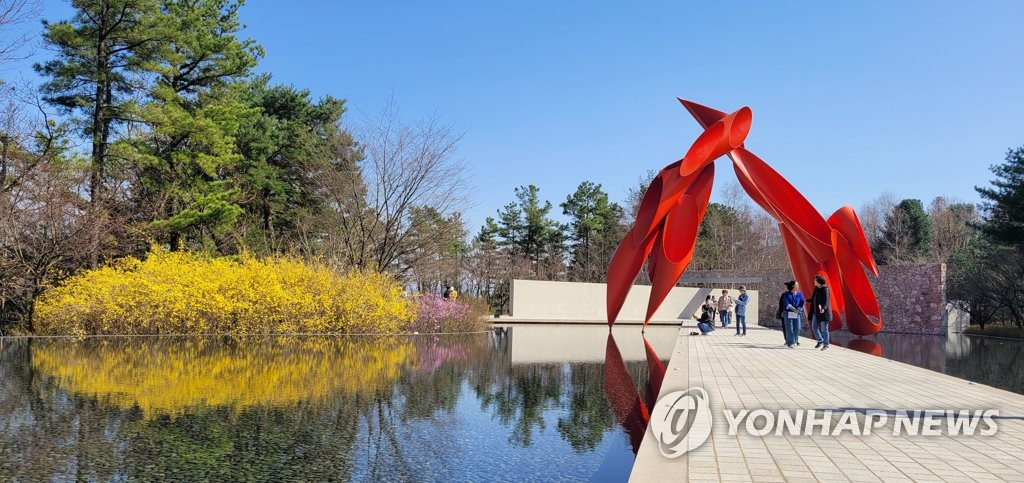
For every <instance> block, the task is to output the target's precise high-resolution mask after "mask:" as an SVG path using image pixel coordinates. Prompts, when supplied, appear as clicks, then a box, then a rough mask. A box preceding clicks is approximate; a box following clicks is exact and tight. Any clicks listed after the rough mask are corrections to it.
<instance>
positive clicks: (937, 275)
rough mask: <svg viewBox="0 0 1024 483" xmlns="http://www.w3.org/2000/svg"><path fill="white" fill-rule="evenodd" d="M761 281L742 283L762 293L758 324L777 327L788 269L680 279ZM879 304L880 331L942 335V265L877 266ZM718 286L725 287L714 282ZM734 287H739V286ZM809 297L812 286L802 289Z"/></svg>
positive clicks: (693, 273)
mask: <svg viewBox="0 0 1024 483" xmlns="http://www.w3.org/2000/svg"><path fill="white" fill-rule="evenodd" d="M731 277H732V278H735V277H743V278H749V277H754V278H760V279H761V282H759V283H745V285H747V286H748V288H751V289H756V290H760V291H761V299H762V302H761V304H760V311H759V314H758V315H759V317H758V323H759V324H760V325H765V326H769V327H772V326H778V325H779V322H778V320H776V319H775V308H776V302H777V301H778V298H779V295H780V294H782V291H783V290H785V289H786V288H785V287H784V286H783V284H784V283H785V282H786V281H789V280H792V279H793V274H792V272H790V271H789V270H766V271H761V272H756V273H746V272H745V273H738V272H734V271H731V270H688V271H687V272H686V274H685V275H684V276H683V285H691V284H690V283H687V280H688V279H689V280H700V279H713V278H731ZM868 279H869V280H871V284H872V286H874V288H875V293H876V294H877V295H878V304H879V306H880V308H881V309H882V318H883V320H884V322H883V324H882V332H904V333H912V334H945V333H946V331H945V325H944V320H945V305H946V295H945V294H946V266H945V265H943V264H929V265H908V266H882V267H878V278H877V279H876V278H874V277H873V276H871V275H870V274H869V275H868ZM716 285H719V286H728V284H722V283H717V284H716ZM734 285H740V284H739V283H737V284H734ZM802 288H803V290H804V294H805V295H807V296H810V293H811V291H812V290H813V287H802Z"/></svg>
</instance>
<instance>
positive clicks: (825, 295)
mask: <svg viewBox="0 0 1024 483" xmlns="http://www.w3.org/2000/svg"><path fill="white" fill-rule="evenodd" d="M831 295H832V294H831V293H829V289H828V285H826V284H825V277H823V276H821V275H818V276H816V277H814V292H812V293H811V332H812V333H813V334H814V338H815V339H818V345H816V346H814V348H815V349H817V348H819V347H821V350H826V349H828V336H829V334H828V326H829V323H830V322H832V298H831Z"/></svg>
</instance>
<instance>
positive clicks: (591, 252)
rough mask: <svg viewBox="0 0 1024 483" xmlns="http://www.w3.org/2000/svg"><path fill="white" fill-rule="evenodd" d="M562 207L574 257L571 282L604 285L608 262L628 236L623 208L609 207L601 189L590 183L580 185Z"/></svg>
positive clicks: (570, 273) (571, 263)
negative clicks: (624, 226) (567, 221)
mask: <svg viewBox="0 0 1024 483" xmlns="http://www.w3.org/2000/svg"><path fill="white" fill-rule="evenodd" d="M561 207H562V213H563V214H565V215H566V216H568V217H569V224H568V226H567V227H566V228H568V239H569V243H570V247H569V249H570V254H571V260H570V263H569V275H570V278H571V279H572V280H575V281H583V282H601V281H604V279H605V273H606V271H607V268H608V262H609V260H611V255H612V253H614V250H615V247H616V246H617V244H618V242H619V240H620V239H621V238H622V236H623V235H624V232H625V230H624V228H623V217H624V216H625V213H624V211H623V209H622V207H620V206H619V205H618V204H615V203H610V202H609V201H608V193H605V192H604V191H603V190H602V189H601V185H599V184H595V183H592V182H590V181H584V182H582V183H580V185H579V187H578V188H577V189H576V192H575V193H573V194H572V195H570V196H568V197H567V198H566V200H565V202H563V203H562V204H561Z"/></svg>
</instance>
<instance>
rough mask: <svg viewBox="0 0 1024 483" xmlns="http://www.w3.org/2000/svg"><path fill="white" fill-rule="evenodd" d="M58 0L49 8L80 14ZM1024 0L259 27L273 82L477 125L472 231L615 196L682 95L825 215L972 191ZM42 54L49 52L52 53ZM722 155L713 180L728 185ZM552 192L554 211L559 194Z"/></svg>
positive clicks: (307, 20) (980, 174)
mask: <svg viewBox="0 0 1024 483" xmlns="http://www.w3.org/2000/svg"><path fill="white" fill-rule="evenodd" d="M69 12H70V10H69V7H68V6H67V4H66V3H65V2H61V1H55V0H54V1H50V2H49V3H48V4H47V7H46V17H47V18H51V19H61V18H66V17H67V16H68V14H69ZM1022 18H1024V2H1015V1H1007V2H980V1H979V2H953V1H929V2H924V1H919V2H918V1H900V2H881V1H878V2H809V1H808V2H795V1H784V2H749V3H747V2H714V1H704V2H692V1H686V2H680V1H677V2H664V3H659V2H572V3H570V2H550V1H548V2H526V1H518V2H500V3H499V2H480V1H473V2H469V1H467V2H445V1H433V2H412V1H404V2H390V1H375V2H341V1H337V2H336V1H305V2H278V1H270V0H250V2H249V4H247V5H246V6H245V7H244V8H243V10H242V19H243V21H244V22H245V23H246V24H247V25H248V35H249V36H251V37H253V38H255V39H256V40H258V41H259V42H260V43H261V44H262V45H263V46H264V47H265V48H266V51H267V57H266V58H265V59H264V60H263V62H262V64H261V66H260V70H261V71H263V72H269V73H272V74H273V77H274V79H275V80H276V81H277V82H281V83H288V84H294V85H296V86H299V87H305V88H309V89H310V90H311V91H312V92H313V93H314V94H316V95H318V96H319V95H327V94H330V95H334V96H338V97H342V98H346V99H348V101H349V108H350V116H352V117H353V118H355V117H358V116H361V115H362V114H361V113H365V114H373V113H375V112H377V111H378V110H379V109H380V108H381V106H382V104H383V103H384V102H386V100H387V99H388V97H389V96H390V95H391V94H392V93H394V96H395V99H396V101H397V102H398V103H399V105H400V106H401V108H402V112H403V114H404V115H406V116H408V117H410V118H416V117H421V116H426V115H430V114H433V113H437V115H439V116H440V117H441V118H442V119H443V120H444V121H445V122H447V123H450V124H452V125H453V126H454V127H455V128H456V129H457V130H459V131H462V132H464V133H465V137H464V140H463V141H462V143H461V144H460V148H459V156H460V157H462V158H463V159H464V160H465V161H466V163H468V165H469V166H470V167H471V170H472V173H471V174H472V178H471V179H472V184H473V187H474V193H475V203H474V205H473V206H469V207H467V209H466V211H467V213H466V214H467V219H468V221H469V223H470V226H469V228H470V231H471V232H475V231H476V230H477V229H478V227H479V224H480V223H481V222H482V221H483V219H484V217H485V216H488V215H493V214H494V212H495V210H496V209H498V208H499V207H501V206H503V205H504V204H506V203H508V202H509V201H511V200H512V198H513V188H514V187H516V186H519V185H526V184H531V183H532V184H536V185H537V186H538V187H540V189H541V195H542V196H543V197H545V198H547V199H550V200H551V201H552V202H553V203H554V204H555V205H557V204H558V203H559V202H561V201H562V200H564V199H565V197H566V195H568V194H569V193H571V192H572V191H574V190H575V188H576V186H577V185H578V184H579V183H580V182H581V181H583V180H585V179H586V180H591V181H594V182H597V183H601V184H602V185H603V186H604V188H605V189H606V191H608V192H609V193H610V194H611V196H612V198H613V199H615V200H621V199H623V198H624V195H625V191H626V189H627V187H628V186H630V185H632V184H634V183H635V181H636V179H637V177H638V176H639V175H641V174H642V173H644V172H646V171H647V170H649V169H658V168H661V167H662V166H664V165H666V164H668V163H671V162H673V161H675V160H676V159H678V158H680V157H682V155H683V153H685V151H686V149H687V148H688V147H689V145H690V143H691V142H692V141H693V140H694V139H695V138H696V136H697V135H698V134H699V128H698V126H697V124H696V123H695V122H694V121H693V120H692V118H690V116H689V115H688V114H687V113H686V111H685V110H684V109H683V108H682V107H681V106H680V105H679V104H678V103H677V102H676V100H675V97H676V96H679V97H684V98H689V99H692V100H694V101H697V102H701V103H704V104H707V105H709V106H712V107H716V108H718V109H721V110H730V111H731V110H733V109H736V108H738V107H740V106H742V105H747V106H750V107H751V108H752V109H753V112H754V124H753V128H752V129H751V133H750V136H749V137H748V139H747V146H748V148H750V149H751V150H752V151H754V152H755V153H757V154H758V155H760V156H761V157H762V158H764V159H765V160H766V161H767V162H768V163H770V164H771V165H772V166H774V167H775V168H776V169H777V170H778V171H780V172H781V173H782V175H783V176H785V177H786V178H787V179H789V180H790V182H792V183H793V184H794V185H795V186H796V187H797V189H799V190H800V191H801V192H802V193H804V195H805V196H806V197H807V198H808V199H809V200H810V201H811V202H812V203H813V204H814V205H815V206H816V207H818V208H819V210H821V211H822V212H823V213H825V214H826V215H827V214H829V213H831V212H832V211H833V210H834V209H836V208H838V207H839V206H842V205H844V204H853V205H854V206H855V207H859V206H860V205H861V204H862V203H864V202H866V201H869V200H871V199H873V198H875V197H877V196H878V195H880V194H882V193H883V192H892V193H893V194H895V195H896V196H897V197H898V198H920V199H923V200H924V202H925V203H926V204H927V203H928V201H929V200H931V198H933V197H934V196H936V195H946V196H951V197H955V198H959V199H961V200H965V201H972V202H974V201H977V200H978V198H977V195H976V194H975V192H974V189H973V187H974V186H975V185H983V184H986V183H988V181H989V180H990V179H991V173H990V172H989V170H988V167H989V166H990V165H991V164H994V163H999V162H1001V161H1002V159H1003V157H1004V155H1005V152H1006V150H1007V149H1008V148H1010V147H1016V146H1021V145H1022V144H1024V117H1022V116H1021V113H1022V112H1024V92H1022V87H1021V86H1022V83H1021V82H1022V79H1024V75H1022V74H1024V67H1022V64H1021V62H1020V59H1021V47H1022V46H1024V29H1022V28H1021V27H1020V24H1019V22H1020V19H1022ZM39 54H40V55H45V52H40V53H39ZM727 163H728V160H727V159H725V158H723V159H721V160H719V161H718V170H717V173H716V174H717V176H716V192H717V193H719V194H721V192H722V188H723V187H724V186H725V184H726V183H732V182H734V179H735V177H734V175H733V173H732V169H731V167H730V166H729V165H728V164H727ZM556 209H557V208H556Z"/></svg>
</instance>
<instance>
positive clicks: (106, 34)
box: [0, 0, 468, 329]
mask: <svg viewBox="0 0 1024 483" xmlns="http://www.w3.org/2000/svg"><path fill="white" fill-rule="evenodd" d="M242 5H243V2H242V1H240V0H239V1H236V0H72V1H71V6H72V8H73V10H74V13H73V15H72V16H71V18H68V19H60V20H54V21H51V20H44V21H43V22H42V32H41V39H42V46H43V49H41V50H40V51H35V52H29V50H30V49H29V47H30V45H28V42H27V41H26V39H27V38H29V35H28V34H26V36H17V37H13V38H12V37H11V35H7V34H4V35H0V62H4V63H7V62H13V61H15V60H18V59H24V58H30V60H34V61H35V62H34V69H35V71H36V72H37V73H38V75H39V77H40V78H41V79H42V81H41V84H40V85H23V84H21V83H18V82H14V81H12V80H10V79H6V78H2V79H0V82H2V83H0V280H2V285H0V329H3V328H4V326H5V325H10V324H12V323H23V322H25V321H26V320H27V321H30V320H31V317H32V313H33V302H34V300H36V297H37V296H38V295H39V294H40V293H41V292H42V291H43V290H45V289H46V288H47V287H50V286H53V285H54V284H57V283H59V282H60V281H61V280H63V279H65V278H66V277H68V276H71V275H73V274H75V273H78V272H80V271H81V270H83V269H86V268H89V267H96V266H98V265H101V264H103V263H106V262H108V261H111V260H116V259H119V258H121V257H124V256H127V255H134V256H142V255H144V254H145V253H146V252H147V250H148V249H149V247H151V246H154V245H157V246H162V247H165V248H168V249H172V250H175V249H188V250H192V251H194V252H198V253H205V254H209V255H212V256H235V255H239V254H241V253H243V252H246V253H250V254H254V255H257V256H265V255H274V254H288V255H293V256H301V257H307V258H312V259H317V260H319V261H321V262H323V263H327V264H330V265H332V266H337V267H339V268H342V269H350V268H355V269H361V270H372V271H380V272H388V273H392V274H395V275H397V276H399V277H401V278H407V277H408V276H410V274H412V273H414V272H416V273H422V272H424V271H425V270H427V268H425V267H430V266H431V264H432V263H433V259H436V258H437V256H436V254H437V253H443V252H445V250H447V249H448V248H449V247H448V246H447V245H448V244H449V243H450V242H451V240H457V239H461V238H462V237H463V235H460V234H459V233H457V231H456V230H453V229H452V228H453V226H455V225H458V224H459V216H460V215H459V213H458V212H457V211H456V209H455V208H456V207H458V206H462V205H463V204H464V203H465V199H466V197H467V192H468V191H467V184H466V181H465V177H464V175H463V174H462V173H463V172H464V171H465V169H464V165H463V162H462V161H461V160H460V159H459V158H458V157H457V155H456V152H455V149H456V147H457V145H458V141H459V139H460V137H461V135H460V134H459V133H458V132H456V131H454V130H453V129H452V127H451V126H449V125H447V124H445V123H443V122H441V121H440V120H439V119H433V118H429V119H408V118H405V117H403V116H402V115H401V114H400V111H399V109H398V106H397V104H396V103H395V102H394V101H391V102H389V103H388V104H387V106H386V107H385V108H384V109H383V110H382V111H381V112H380V114H379V115H378V116H375V117H367V118H366V119H363V120H360V121H357V122H350V121H349V119H348V118H347V116H346V102H345V100H344V99H341V98H336V97H332V96H325V97H322V98H315V97H314V96H313V95H312V94H311V93H310V92H309V90H307V89H303V88H301V87H297V86H292V85H284V84H278V83H275V82H274V81H273V79H272V77H271V76H270V75H266V74H256V73H255V69H256V67H257V66H258V65H259V63H260V61H261V60H262V59H263V58H264V56H265V55H266V53H265V52H264V50H263V48H262V47H261V46H260V45H259V43H258V42H257V41H256V40H255V39H252V38H248V37H246V36H245V35H244V26H243V25H242V24H241V22H240V21H239V15H238V13H239V9H240V8H241V7H242ZM0 7H2V8H0V32H5V33H6V32H12V31H14V30H13V29H14V28H15V27H25V28H28V27H26V25H27V24H31V23H35V22H38V21H39V18H38V17H39V13H40V12H41V10H42V9H41V2H40V1H39V0H4V1H3V2H0ZM0 72H3V71H0Z"/></svg>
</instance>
